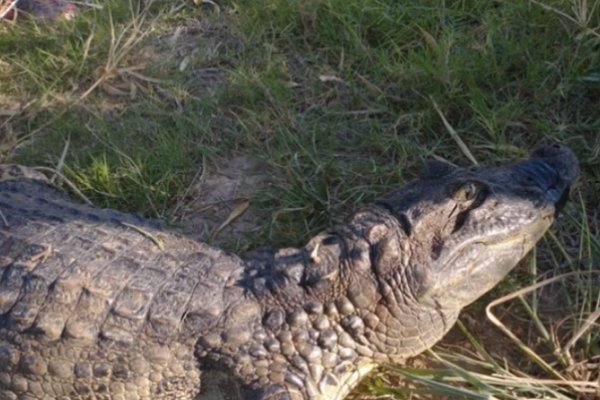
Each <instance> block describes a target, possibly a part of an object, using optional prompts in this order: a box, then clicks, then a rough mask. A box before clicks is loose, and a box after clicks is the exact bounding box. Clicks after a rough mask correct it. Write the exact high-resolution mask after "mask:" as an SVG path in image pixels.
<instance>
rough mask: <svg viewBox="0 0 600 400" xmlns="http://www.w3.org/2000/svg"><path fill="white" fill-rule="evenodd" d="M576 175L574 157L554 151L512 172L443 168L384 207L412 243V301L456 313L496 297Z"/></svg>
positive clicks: (549, 221) (553, 148)
mask: <svg viewBox="0 0 600 400" xmlns="http://www.w3.org/2000/svg"><path fill="white" fill-rule="evenodd" d="M577 174H578V163H577V159H576V158H575V155H574V154H573V152H572V151H571V150H569V149H568V148H567V147H565V146H562V145H559V144H553V145H550V146H546V147H541V148H539V149H537V150H535V151H534V152H533V153H532V154H531V157H530V158H529V159H527V160H524V161H521V162H519V163H516V164H513V165H507V166H500V167H473V168H468V169H460V168H452V167H449V166H447V165H446V166H444V167H442V168H440V167H439V166H438V167H437V168H434V169H433V173H429V175H430V176H426V177H424V179H419V180H417V181H414V182H412V183H409V184H408V185H407V186H405V187H404V188H402V189H401V190H400V191H398V192H395V193H392V194H390V195H388V196H387V197H385V198H384V199H382V200H381V201H380V204H381V205H384V206H385V207H386V208H387V209H389V210H391V211H392V213H393V214H394V215H395V216H396V217H397V218H398V220H399V221H400V224H401V226H402V228H403V230H404V231H405V233H406V235H408V237H409V238H408V240H409V242H410V243H411V245H410V246H409V252H410V254H411V257H410V264H411V266H410V267H411V269H412V273H413V275H414V277H415V278H414V279H415V281H413V283H412V285H411V286H412V291H413V295H414V297H415V300H416V301H417V302H418V303H419V304H420V305H421V306H424V307H433V308H436V309H438V310H440V311H441V310H448V311H451V310H457V311H458V310H459V309H461V308H462V307H464V306H466V305H468V304H470V303H471V302H473V301H474V300H476V299H477V298H479V297H480V296H481V295H482V294H484V293H485V292H487V291H488V290H489V289H491V288H492V287H493V286H494V285H496V284H497V283H498V282H499V281H501V280H502V279H503V278H504V277H505V276H506V274H508V272H510V270H511V269H512V268H513V267H514V266H515V265H516V264H517V263H518V262H519V260H521V259H522V258H523V257H524V256H525V255H526V254H527V253H528V252H529V251H530V250H531V249H532V248H533V246H534V245H535V243H536V242H537V241H538V240H539V239H540V238H541V237H542V235H543V234H544V233H545V232H546V230H547V229H548V228H549V227H550V225H551V224H552V222H553V221H554V219H555V217H556V215H557V212H558V211H559V210H560V209H561V208H562V206H563V205H564V203H565V202H566V199H567V197H568V192H569V187H570V185H571V183H572V182H573V180H574V179H575V178H576V176H577Z"/></svg>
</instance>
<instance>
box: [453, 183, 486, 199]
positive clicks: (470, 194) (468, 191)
mask: <svg viewBox="0 0 600 400" xmlns="http://www.w3.org/2000/svg"><path fill="white" fill-rule="evenodd" d="M479 189H480V188H479V185H478V184H477V183H475V182H467V183H465V184H464V185H462V186H461V187H460V188H459V189H458V190H457V191H456V193H455V194H454V197H455V198H456V199H457V200H460V201H471V200H473V199H475V198H476V197H477V195H478V194H479Z"/></svg>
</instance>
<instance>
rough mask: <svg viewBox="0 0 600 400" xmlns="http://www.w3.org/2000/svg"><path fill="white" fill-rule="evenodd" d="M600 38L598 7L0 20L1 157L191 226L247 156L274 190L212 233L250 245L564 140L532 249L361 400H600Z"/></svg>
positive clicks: (338, 1) (391, 6) (124, 9)
mask: <svg viewBox="0 0 600 400" xmlns="http://www.w3.org/2000/svg"><path fill="white" fill-rule="evenodd" d="M599 43H600V1H599V0H567V1H555V0H527V1H512V2H511V1H483V0H461V1H443V2H441V1H438V0H435V1H434V0H421V1H405V2H398V1H392V0H364V1H357V0H303V1H300V0H288V1H273V0H267V1H263V2H255V1H247V0H236V1H233V0H225V1H219V2H217V1H198V2H187V1H186V2H184V1H179V0H177V1H175V2H173V1H169V2H167V1H158V0H156V1H151V2H147V3H143V2H142V3H140V2H134V1H131V2H129V1H123V0H108V1H107V2H105V3H102V4H101V5H100V6H98V7H90V8H82V11H81V12H80V13H79V14H78V15H77V16H76V18H75V19H74V20H73V21H61V22H57V23H52V24H47V23H44V24H42V23H39V24H38V23H36V22H35V21H32V20H20V21H19V23H17V24H16V25H15V26H10V25H7V24H2V25H0V54H1V55H2V56H1V58H0V158H1V159H2V160H10V161H12V162H21V163H25V164H29V165H37V166H41V167H43V168H50V169H52V170H57V171H58V172H60V173H61V174H62V175H64V176H63V177H61V176H57V178H56V181H57V182H59V183H60V182H62V183H63V185H65V186H66V187H67V189H68V190H73V191H75V192H77V191H79V192H80V193H81V195H82V196H83V197H85V198H89V199H90V201H92V202H93V203H96V204H99V205H101V206H105V207H114V208H118V209H121V210H126V211H132V212H141V213H143V214H145V215H147V216H150V217H158V218H162V219H166V220H167V221H169V222H171V223H175V222H177V221H179V222H180V223H181V222H183V223H185V220H188V219H190V218H187V216H189V213H190V212H193V207H192V205H193V204H195V203H194V201H195V200H197V198H198V197H199V198H202V197H203V196H207V193H205V192H203V190H205V189H206V187H207V186H206V185H204V183H205V182H204V181H206V180H210V179H211V171H213V170H214V169H215V168H217V166H219V165H226V164H228V162H229V160H233V159H235V157H237V156H239V155H241V154H243V155H244V156H245V157H247V158H249V159H253V160H257V161H258V162H259V163H260V165H261V166H262V170H261V173H262V174H264V175H267V176H268V181H269V182H270V184H268V185H267V184H265V185H262V186H261V187H259V188H256V191H255V192H253V193H251V194H250V195H247V194H244V196H241V198H235V199H233V200H234V202H233V204H234V206H233V207H232V208H231V209H230V210H228V212H227V213H226V214H225V215H226V216H225V217H224V219H223V220H222V221H219V222H218V223H217V224H215V226H214V228H213V229H209V230H208V236H206V237H204V239H206V240H210V233H211V232H212V234H213V235H214V236H216V234H217V233H219V232H221V231H222V230H224V229H229V228H230V227H231V226H233V225H235V224H236V223H237V222H239V221H242V223H243V220H244V215H242V214H247V213H255V214H257V215H259V216H260V218H256V220H257V221H260V224H259V225H256V224H255V225H254V226H252V227H251V228H249V229H247V231H246V237H245V238H244V239H243V240H242V239H236V240H233V243H235V244H234V245H233V246H232V247H233V248H232V249H233V250H235V249H240V248H242V249H244V250H245V249H248V248H250V247H253V246H255V245H264V244H266V243H268V244H272V245H286V246H289V245H294V244H300V243H303V242H304V241H305V240H306V237H307V236H308V235H309V234H312V233H315V232H318V231H320V230H323V229H325V228H326V227H328V226H330V225H331V224H332V223H334V222H335V221H337V220H339V218H340V217H341V216H342V215H345V214H347V213H348V212H349V211H350V210H352V209H354V208H356V207H357V206H359V205H360V204H364V203H366V202H368V201H370V200H372V199H373V198H375V197H377V196H378V195H380V194H382V193H384V192H385V191H388V190H391V189H393V188H395V187H397V186H399V185H400V184H401V183H402V182H405V181H406V180H408V179H411V178H413V177H415V176H417V175H418V174H419V171H420V169H421V165H422V161H423V160H424V159H427V158H431V157H433V158H441V159H445V160H447V161H450V162H452V163H455V164H458V165H463V166H466V165H470V164H471V163H473V162H476V161H477V162H480V163H482V164H484V163H485V164H498V163H501V162H505V161H507V160H513V159H517V158H519V157H522V156H524V155H526V154H527V152H528V150H529V149H531V148H532V147H533V146H535V145H536V144H538V143H540V142H544V141H548V140H558V141H561V142H564V143H566V144H567V145H569V146H570V147H571V148H573V149H574V151H575V152H576V153H577V156H578V158H579V160H580V163H581V177H580V180H579V183H578V184H577V185H576V186H577V187H575V188H574V193H576V194H577V196H578V198H575V199H574V201H572V202H571V203H570V205H569V206H568V208H567V212H566V213H565V215H564V216H563V217H562V218H561V219H560V220H559V221H558V222H557V224H555V225H556V226H555V228H554V230H553V231H552V232H550V233H549V234H548V235H546V237H545V238H544V240H543V241H542V243H541V245H540V246H539V248H538V250H537V251H536V253H535V254H533V255H532V256H531V257H530V258H528V261H527V262H526V263H524V265H523V268H519V269H518V270H517V271H515V273H513V274H512V275H511V276H510V277H509V278H508V279H507V280H506V281H505V282H503V284H501V285H500V286H499V288H497V289H495V291H494V292H493V293H492V294H490V295H489V296H488V297H486V298H485V299H483V300H482V301H480V302H478V303H476V304H475V305H473V306H472V307H470V308H469V309H468V310H466V312H465V313H464V314H463V317H462V320H461V324H459V327H458V328H457V329H455V330H454V331H453V332H452V333H451V334H450V335H449V337H448V338H447V339H446V340H445V342H444V343H442V344H441V345H440V346H438V347H437V348H436V349H435V352H432V353H430V354H429V355H427V356H424V357H422V358H419V359H417V360H415V361H414V363H415V364H416V365H415V366H410V365H409V366H405V367H397V366H394V367H390V368H386V369H385V372H382V373H380V374H377V375H376V376H375V377H374V378H373V379H372V380H371V381H369V382H368V383H367V384H365V385H363V387H361V388H360V389H359V390H358V391H357V392H356V393H355V394H354V396H355V397H357V398H365V397H367V396H370V397H377V396H381V397H386V398H423V399H433V398H436V399H439V398H473V399H480V398H486V399H492V398H497V399H517V398H519V399H520V398H544V399H566V398H578V399H592V398H595V396H597V395H598V393H599V389H598V382H599V381H598V374H599V373H600V366H599V364H600V348H599V347H598V343H599V342H600V340H599V339H600V338H599V337H598V336H599V332H600V330H599V329H598V324H599V321H598V318H599V316H598V308H599V305H600V293H599V292H598V276H597V271H598V267H599V266H600V239H599V232H600V213H599V211H598V207H597V204H599V203H600V135H598V132H599V131H600V119H598V118H597V115H598V102H599V99H600V73H599V72H598V71H599V68H600V58H599V57H598V54H599V53H598V45H599ZM199 166H202V167H199ZM198 177H200V178H198ZM66 182H71V183H72V185H74V187H76V188H77V189H76V190H74V189H72V188H69V184H67V183H66ZM223 185H225V183H223ZM217 186H218V185H217ZM209 194H210V195H211V196H208V197H210V198H211V199H212V198H213V197H215V196H212V195H213V194H212V193H209ZM216 197H218V196H216ZM226 200H232V199H221V198H218V199H217V201H223V202H224V203H225V202H226ZM210 206H211V207H212V206H214V204H211V205H210ZM205 208H206V207H205ZM182 215H185V216H186V218H184V221H180V220H181V217H182ZM0 219H2V215H0ZM190 220H191V219H190ZM186 229H188V230H193V229H194V227H189V226H188V227H186ZM525 264H527V265H525ZM511 293H512V294H511ZM494 298H496V299H498V300H496V301H495V302H493V303H490V302H492V301H493V299H494ZM486 304H491V305H490V307H493V308H492V309H491V312H492V313H493V316H494V317H493V318H492V319H494V318H495V319H494V321H495V323H496V325H497V326H499V327H501V329H498V328H497V327H495V326H494V325H493V324H492V323H487V322H485V323H484V322H483V321H484V320H485V308H486V307H485V305H486ZM417 367H418V368H417Z"/></svg>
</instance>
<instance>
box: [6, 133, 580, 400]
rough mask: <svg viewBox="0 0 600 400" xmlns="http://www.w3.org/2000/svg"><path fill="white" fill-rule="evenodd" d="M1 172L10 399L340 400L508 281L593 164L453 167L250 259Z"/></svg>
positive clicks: (549, 157) (542, 154) (534, 161)
mask: <svg viewBox="0 0 600 400" xmlns="http://www.w3.org/2000/svg"><path fill="white" fill-rule="evenodd" d="M0 171H1V172H0V213H1V214H0V272H1V275H0V277H1V279H0V399H2V400H13V399H19V400H27V399H112V400H117V399H148V400H149V399H154V400H158V399H193V398H196V396H197V395H198V394H199V393H200V392H201V389H202V387H203V385H202V384H201V381H202V378H203V374H206V371H215V370H222V371H226V374H227V375H228V376H231V377H233V378H234V379H235V380H236V381H237V382H239V383H240V387H241V388H242V390H241V395H240V396H241V397H242V398H244V399H260V400H267V399H269V400H274V399H277V400H283V399H321V400H325V399H327V400H336V399H341V398H343V397H344V396H345V395H346V394H347V393H348V392H349V391H350V390H351V389H352V388H353V387H354V386H355V385H356V384H357V383H358V382H359V381H360V379H361V378H362V377H364V376H365V375H367V374H368V373H369V371H371V370H372V369H373V368H375V367H376V366H378V365H382V364H389V363H403V362H404V361H405V360H406V359H407V358H409V357H412V356H415V355H417V354H419V353H421V352H422V351H424V350H425V349H428V348H430V347H431V346H432V345H434V344H435V343H436V342H437V341H439V340H440V339H441V338H442V337H443V336H444V334H445V333H446V332H447V331H448V330H449V329H450V328H451V327H452V325H453V324H454V322H455V321H456V319H457V317H458V315H459V312H460V310H461V309H462V308H463V307H465V306H466V305H468V304H470V303H472V302H473V301H474V300H476V299H477V298H479V297H480V296H481V295H483V294H484V293H486V292H487V291H488V290H490V289H491V288H492V287H493V286H494V285H496V284H497V283H498V282H500V281H501V280H502V279H503V278H504V277H505V276H506V275H507V274H508V273H509V271H510V270H511V269H512V268H513V267H514V266H515V265H516V264H517V263H518V262H519V260H521V259H522V258H523V257H524V256H525V255H526V254H527V253H528V252H529V251H530V250H531V249H532V248H533V247H534V245H535V244H536V242H537V241H538V240H539V239H540V238H541V236H542V235H543V234H544V232H546V230H547V229H548V228H549V227H550V225H551V224H552V223H553V221H554V219H555V216H556V214H557V212H558V210H559V209H560V207H561V206H562V205H563V204H564V202H565V201H566V199H567V197H568V192H569V187H570V185H571V183H572V182H573V180H574V179H575V177H576V176H577V174H578V163H577V160H576V158H575V156H574V154H573V153H572V152H571V150H569V149H568V148H566V147H564V146H562V145H559V144H553V145H550V146H545V147H540V148H539V149H537V150H535V151H534V152H533V153H532V154H531V156H530V157H529V158H528V159H526V160H523V161H520V162H516V163H513V164H507V165H503V166H492V167H470V168H457V167H450V166H448V165H444V166H442V167H440V166H439V165H438V166H437V167H436V168H430V169H429V172H428V173H426V174H425V175H424V176H422V177H420V178H418V179H416V180H414V181H411V182H409V183H407V184H406V185H404V186H403V187H401V188H399V189H398V190H396V191H394V192H391V193H389V194H387V195H385V196H383V197H381V198H380V199H379V200H377V201H375V202H374V203H373V204H372V205H368V206H365V207H364V208H363V209H361V210H359V211H357V212H355V213H353V214H352V215H351V216H349V217H348V218H347V219H346V220H345V222H344V223H341V224H340V225H338V226H335V227H333V228H332V229H330V230H329V231H326V232H323V233H320V234H318V235H317V236H315V237H313V238H311V239H309V240H308V241H307V242H306V244H305V245H304V246H303V247H300V248H283V249H273V250H264V251H256V252H254V253H251V254H250V255H248V256H246V257H239V256H236V255H233V254H228V253H226V252H223V251H221V250H218V249H215V248H213V247H211V246H209V245H207V244H204V243H200V242H197V241H194V240H192V239H190V238H187V237H185V236H183V235H180V234H178V233H176V232H173V231H172V230H169V229H165V228H163V227H161V226H160V225H158V224H157V223H155V222H153V221H151V220H147V219H144V218H141V217H138V216H135V215H130V214H125V213H121V212H118V211H114V210H109V209H100V208H96V207H93V206H90V205H86V204H80V203H78V202H76V201H73V200H72V199H70V197H69V196H68V195H67V194H66V193H65V192H63V191H61V190H60V189H58V188H56V187H54V186H53V185H52V184H51V183H50V181H49V180H47V179H46V177H45V176H43V175H42V174H41V173H39V172H37V171H36V170H34V169H30V168H26V167H20V166H16V165H4V166H2V167H0ZM204 376H206V375H204ZM200 396H202V395H200Z"/></svg>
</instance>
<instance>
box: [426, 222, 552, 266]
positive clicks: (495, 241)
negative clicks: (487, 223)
mask: <svg viewBox="0 0 600 400" xmlns="http://www.w3.org/2000/svg"><path fill="white" fill-rule="evenodd" d="M554 219H555V216H554V210H552V211H549V212H547V213H545V214H544V215H542V216H541V217H540V218H538V219H537V220H535V221H534V222H532V223H530V224H528V225H527V226H519V227H518V228H517V229H515V230H514V231H507V232H502V233H498V234H496V235H492V236H489V237H484V238H474V239H471V240H466V241H464V242H462V243H460V244H457V245H455V246H454V249H452V250H451V251H448V253H447V254H444V252H442V254H441V255H440V257H439V258H438V260H437V261H436V262H437V263H438V264H440V265H444V266H445V265H449V264H452V263H453V260H455V259H456V258H457V257H460V256H461V254H464V253H465V250H466V249H468V248H469V247H472V246H481V247H483V248H485V249H486V253H487V254H489V252H490V251H492V250H494V249H501V248H506V247H510V246H511V245H514V244H515V243H518V242H524V241H527V240H528V239H529V240H530V241H531V245H532V246H533V245H535V243H536V242H537V240H538V239H539V238H540V237H542V236H543V234H544V233H545V232H546V231H547V230H548V228H549V227H550V226H551V225H552V223H553V222H554ZM523 255H524V254H523ZM443 268H445V267H443Z"/></svg>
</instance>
